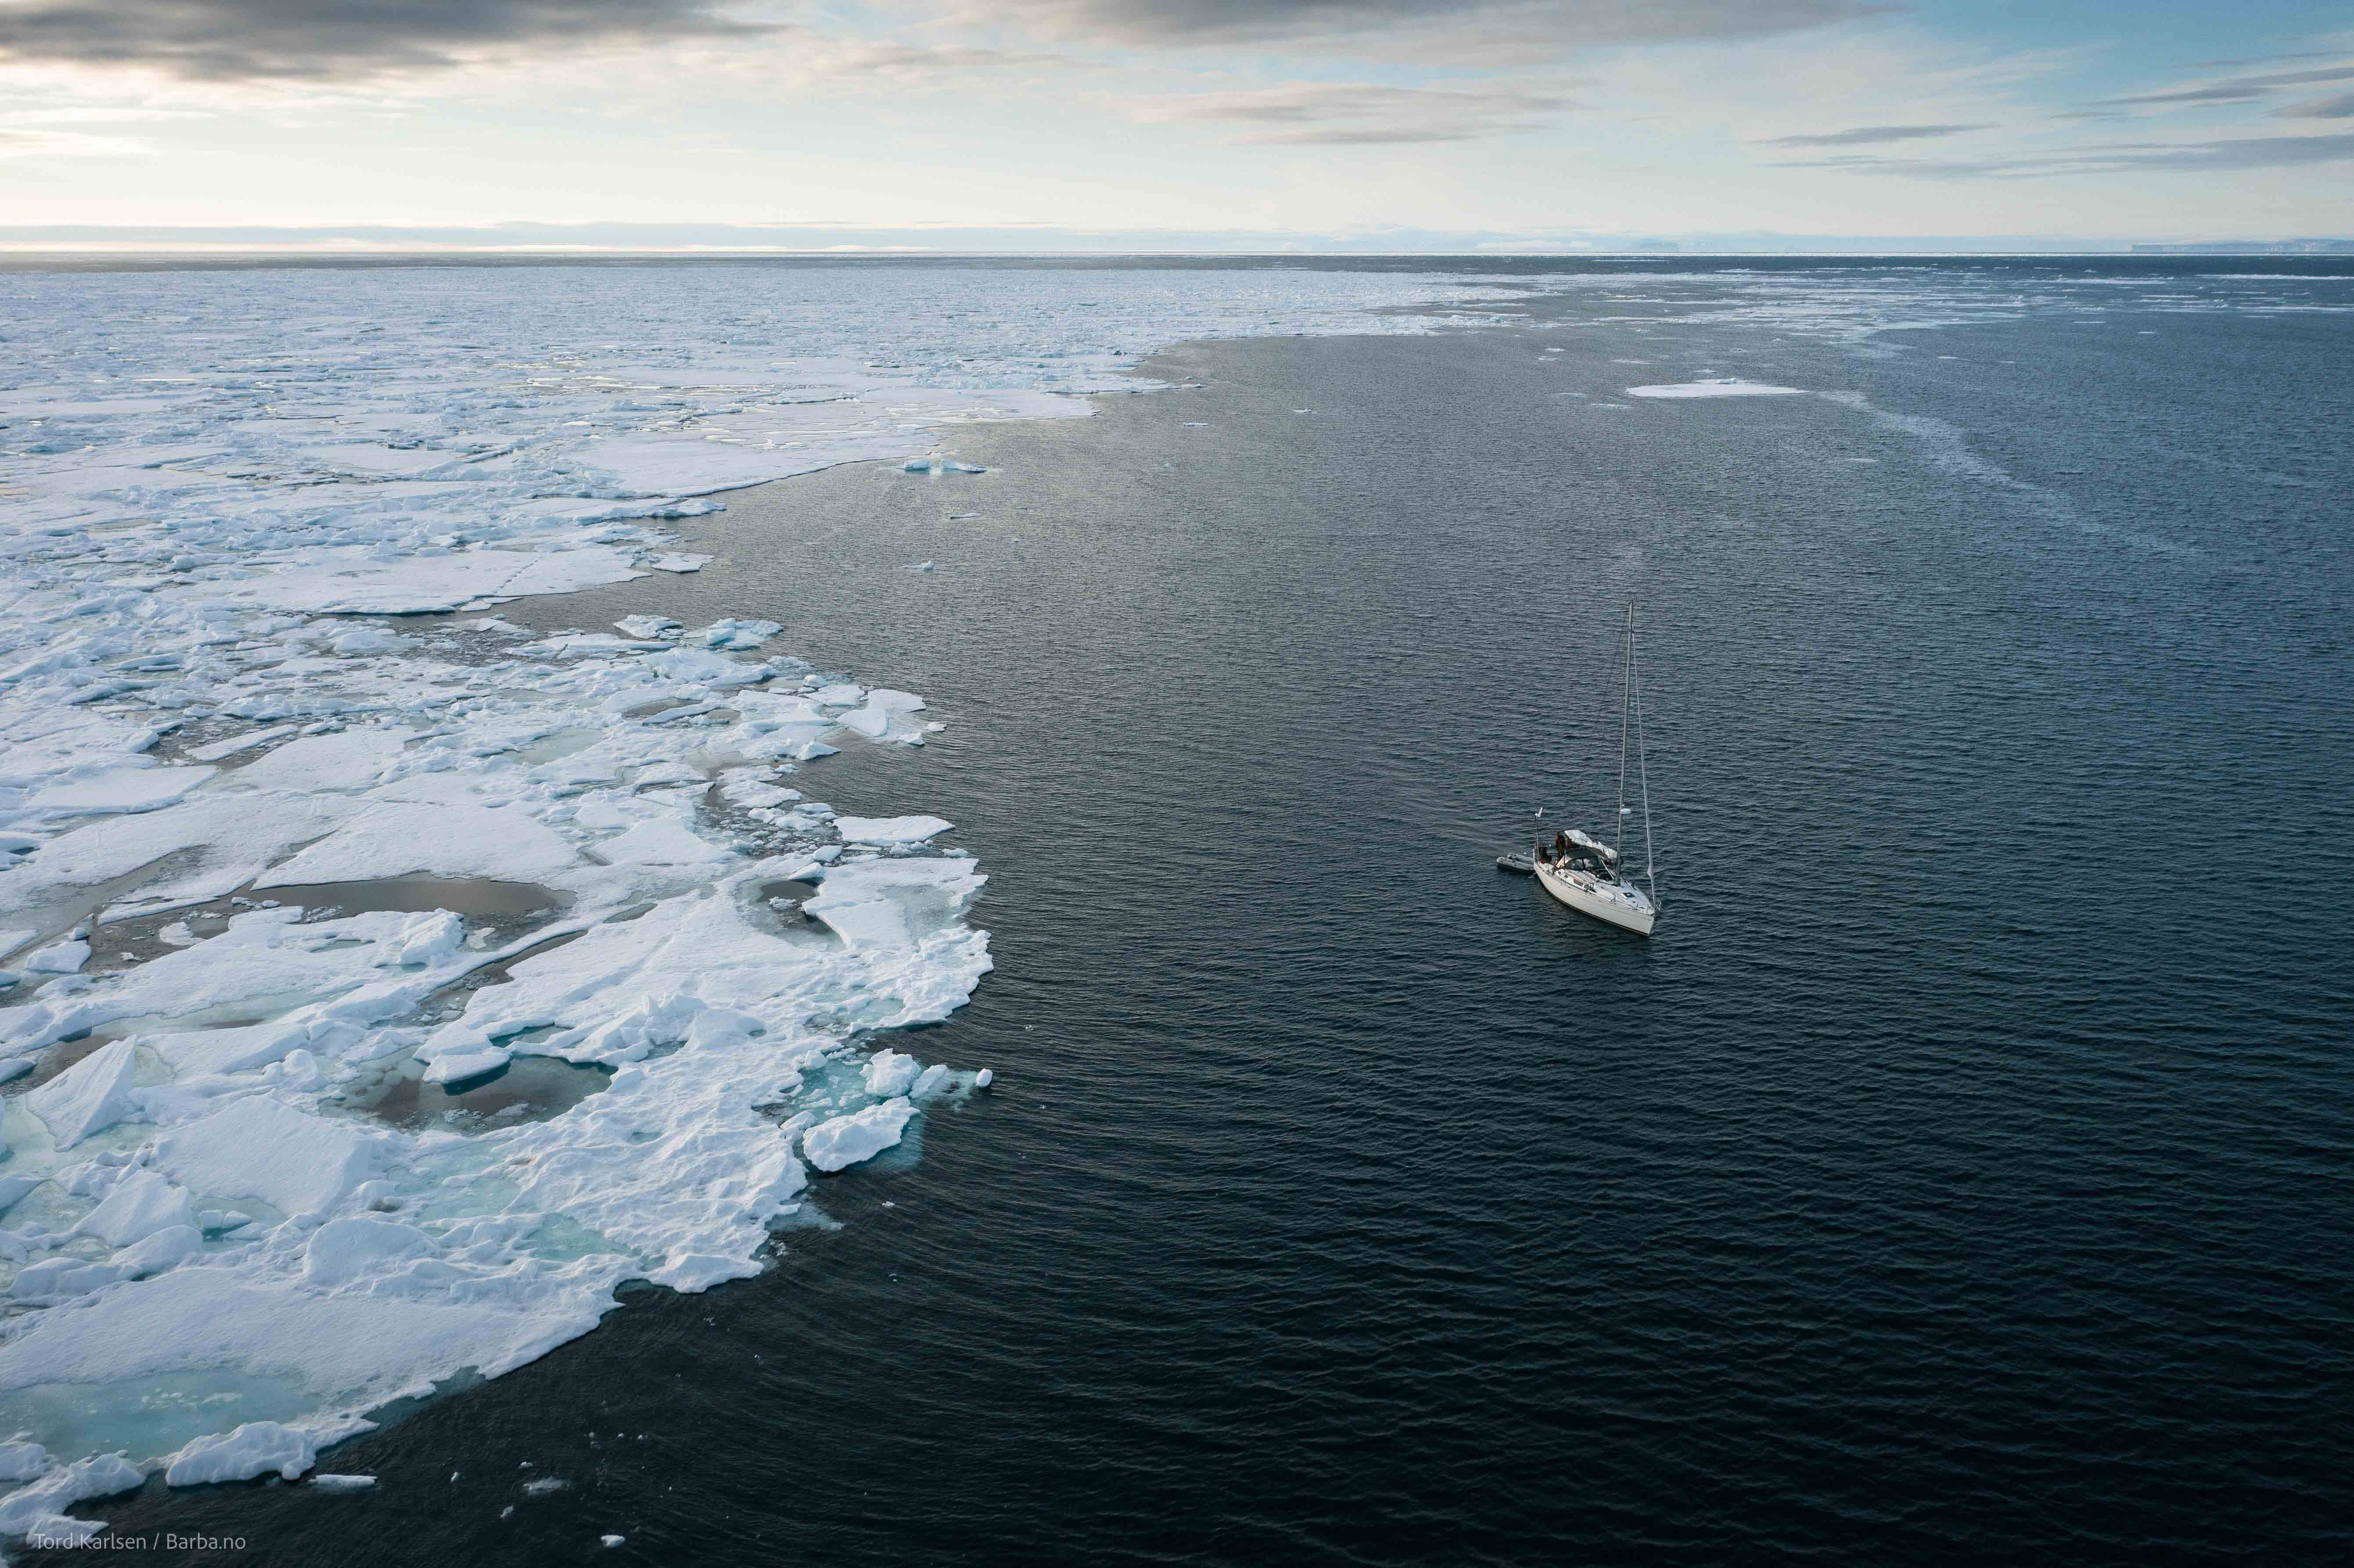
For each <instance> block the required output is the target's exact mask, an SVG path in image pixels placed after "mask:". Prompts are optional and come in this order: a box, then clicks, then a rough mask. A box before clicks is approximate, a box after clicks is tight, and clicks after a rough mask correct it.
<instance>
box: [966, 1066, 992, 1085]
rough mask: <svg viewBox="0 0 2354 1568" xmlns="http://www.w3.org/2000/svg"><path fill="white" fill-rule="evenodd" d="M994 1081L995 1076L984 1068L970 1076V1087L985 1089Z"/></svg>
mask: <svg viewBox="0 0 2354 1568" xmlns="http://www.w3.org/2000/svg"><path fill="white" fill-rule="evenodd" d="M996 1081H997V1075H996V1074H994V1073H992V1072H991V1071H990V1070H989V1069H988V1068H986V1067H983V1068H982V1069H981V1071H980V1072H978V1073H975V1074H974V1075H972V1086H973V1087H974V1088H976V1089H985V1088H987V1087H989V1086H990V1085H991V1084H992V1083H994V1082H996Z"/></svg>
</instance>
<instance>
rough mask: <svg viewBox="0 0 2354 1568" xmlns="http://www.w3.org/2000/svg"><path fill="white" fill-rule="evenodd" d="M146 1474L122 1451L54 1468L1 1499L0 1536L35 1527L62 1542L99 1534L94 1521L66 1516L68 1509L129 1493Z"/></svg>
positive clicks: (51, 1538)
mask: <svg viewBox="0 0 2354 1568" xmlns="http://www.w3.org/2000/svg"><path fill="white" fill-rule="evenodd" d="M145 1479H146V1475H145V1474H144V1473H143V1471H142V1470H141V1469H140V1468H139V1467H138V1466H136V1465H134V1464H133V1463H132V1462H131V1461H130V1460H128V1459H126V1458H124V1457H122V1455H120V1454H101V1455H98V1456H96V1457H92V1458H88V1459H84V1460H81V1461H80V1463H78V1464H72V1465H68V1466H67V1467H65V1468H63V1469H61V1470H51V1471H50V1472H48V1474H47V1475H45V1476H43V1477H42V1478H40V1479H39V1480H37V1481H35V1482H34V1483H33V1484H32V1485H31V1486H29V1487H23V1488H20V1489H17V1490H16V1491H13V1492H10V1493H9V1494H8V1495H7V1496H6V1497H5V1498H0V1535H18V1536H21V1535H28V1534H30V1533H31V1532H32V1531H34V1530H35V1529H36V1528H39V1529H41V1530H42V1531H43V1533H44V1534H45V1535H46V1536H48V1538H49V1539H50V1540H52V1541H55V1542H58V1543H60V1544H65V1543H79V1542H83V1541H87V1540H89V1539H90V1537H91V1536H93V1535H96V1534H97V1533H98V1528H99V1527H98V1526H97V1525H95V1524H88V1525H85V1524H84V1523H82V1521H80V1520H70V1519H66V1518H64V1517H62V1516H63V1514H64V1513H65V1510H68V1509H69V1508H71V1507H72V1506H73V1505H74V1504H76V1503H78V1502H80V1501H82V1500H83V1499H87V1498H102V1497H111V1496H112V1495H113V1494H114V1493H116V1492H127V1491H129V1490H130V1489H132V1488H133V1487H135V1486H137V1485H139V1484H140V1483H141V1482H142V1481H144V1480H145Z"/></svg>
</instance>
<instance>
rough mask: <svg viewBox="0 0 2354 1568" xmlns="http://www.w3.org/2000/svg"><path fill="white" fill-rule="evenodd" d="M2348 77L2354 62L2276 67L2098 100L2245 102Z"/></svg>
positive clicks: (2157, 103)
mask: <svg viewBox="0 0 2354 1568" xmlns="http://www.w3.org/2000/svg"><path fill="white" fill-rule="evenodd" d="M2349 79H2354V66H2343V65H2339V66H2325V67H2321V68H2319V69H2313V70H2276V71H2267V72H2264V74H2262V75H2258V76H2232V77H2225V78H2224V79H2221V81H2210V82H2200V83H2196V84H2194V85H2192V86H2190V87H2177V88H2169V89H2168V90H2166V91H2164V92H2136V93H2130V94H2127V95H2126V97H2123V98H2104V99H2102V100H2101V102H2102V103H2104V104H2113V105H2119V106H2129V107H2135V108H2141V107H2153V106H2163V105H2166V104H2184V105H2197V104H2201V103H2248V102H2253V101H2254V100H2256V99H2259V98H2262V97H2264V96H2265V95H2266V94H2267V93H2271V92H2274V91H2277V90H2280V89H2281V88H2284V87H2304V86H2308V85H2310V84H2311V83H2314V82H2317V81H2346V80H2349Z"/></svg>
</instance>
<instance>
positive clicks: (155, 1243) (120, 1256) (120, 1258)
mask: <svg viewBox="0 0 2354 1568" xmlns="http://www.w3.org/2000/svg"><path fill="white" fill-rule="evenodd" d="M204 1250H205V1237H204V1233H203V1232H201V1231H199V1230H197V1229H196V1226H194V1225H173V1226H171V1227H170V1228H169V1229H166V1230H160V1231H157V1232H156V1233H155V1234H154V1235H151V1236H149V1237H148V1238H147V1239H146V1240H144V1241H143V1242H141V1243H139V1245H136V1246H127V1247H124V1248H123V1249H122V1251H121V1252H118V1253H116V1254H115V1255H113V1256H112V1257H111V1258H109V1259H108V1260H107V1266H108V1267H110V1268H112V1269H116V1270H119V1271H120V1272H121V1274H122V1277H123V1278H125V1279H144V1278H146V1277H148V1276H149V1275H151V1274H162V1273H164V1271H165V1270H166V1269H172V1268H177V1267H178V1266H180V1265H182V1264H184V1263H186V1262H187V1261H188V1259H190V1258H192V1257H194V1256H196V1255H197V1254H199V1253H201V1252H203V1251H204Z"/></svg>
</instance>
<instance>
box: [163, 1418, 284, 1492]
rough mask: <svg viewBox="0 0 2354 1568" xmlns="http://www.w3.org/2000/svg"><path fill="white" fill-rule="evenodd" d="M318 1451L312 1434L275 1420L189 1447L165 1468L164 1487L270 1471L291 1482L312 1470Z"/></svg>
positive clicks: (218, 1434)
mask: <svg viewBox="0 0 2354 1568" xmlns="http://www.w3.org/2000/svg"><path fill="white" fill-rule="evenodd" d="M318 1451H319V1446H318V1444H317V1442H316V1441H315V1440H313V1437H312V1436H311V1435H310V1434H309V1433H307V1432H302V1431H298V1430H297V1429H295V1428H294V1427H292V1426H284V1425H280V1424H279V1423H277V1422H275V1421H249V1422H247V1423H246V1424H245V1425H242V1426H239V1428H238V1429H237V1430H236V1431H234V1432H215V1433H212V1434H209V1435H208V1436H203V1437H198V1438H196V1439H195V1440H194V1441H192V1442H190V1443H189V1444H187V1445H186V1446H185V1447H183V1448H182V1449H181V1450H180V1451H179V1452H178V1453H176V1454H175V1455H173V1456H172V1462H171V1463H170V1464H169V1465H167V1466H165V1467H164V1485H165V1486H167V1487H201V1486H208V1485H211V1484H213V1483H216V1482H219V1481H249V1480H251V1479H252V1478H254V1477H256V1476H258V1475H260V1474H261V1473H262V1472H263V1471H264V1470H275V1471H277V1472H278V1474H279V1475H280V1476H281V1478H284V1479H286V1480H290V1481H291V1480H293V1479H295V1478H297V1477H299V1476H301V1475H302V1472H303V1471H305V1470H307V1469H309V1468H310V1467H311V1466H312V1464H313V1461H314V1460H315V1459H316V1457H317V1456H318Z"/></svg>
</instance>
